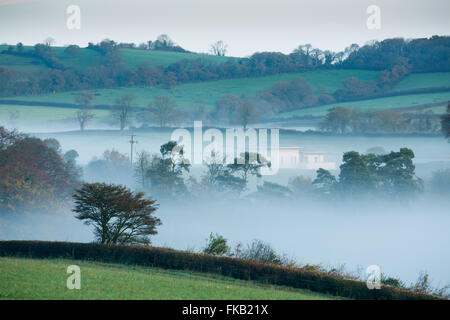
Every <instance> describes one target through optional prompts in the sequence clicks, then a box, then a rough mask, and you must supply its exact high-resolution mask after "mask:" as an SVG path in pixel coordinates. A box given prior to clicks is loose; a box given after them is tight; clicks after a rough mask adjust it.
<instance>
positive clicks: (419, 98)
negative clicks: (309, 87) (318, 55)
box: [280, 92, 450, 118]
mask: <svg viewBox="0 0 450 320" xmlns="http://www.w3.org/2000/svg"><path fill="white" fill-rule="evenodd" d="M448 100H450V92H439V93H426V94H410V95H406V96H397V97H387V98H379V99H371V100H362V101H354V102H340V103H333V104H327V105H324V106H319V107H314V108H306V109H300V110H295V111H290V112H285V113H282V114H280V117H284V118H289V117H292V116H304V115H315V116H323V115H325V114H326V113H327V110H328V109H329V108H332V107H338V106H341V107H342V106H343V107H350V108H360V109H361V110H384V109H393V108H405V107H412V106H420V105H424V104H427V103H436V102H445V101H448ZM445 108H446V107H445V106H440V107H432V108H431V109H432V110H433V112H434V113H437V114H442V113H444V112H445Z"/></svg>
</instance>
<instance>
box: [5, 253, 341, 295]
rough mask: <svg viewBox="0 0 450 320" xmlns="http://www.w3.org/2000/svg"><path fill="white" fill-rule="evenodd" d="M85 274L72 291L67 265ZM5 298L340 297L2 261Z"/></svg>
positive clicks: (137, 271) (104, 267)
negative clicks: (68, 285)
mask: <svg viewBox="0 0 450 320" xmlns="http://www.w3.org/2000/svg"><path fill="white" fill-rule="evenodd" d="M70 265H77V266H79V267H80V270H81V289H80V290H68V289H67V287H66V281H67V278H68V277H69V275H68V274H67V267H68V266H70ZM0 270H1V273H0V283H1V290H0V299H33V300H34V299H46V300H52V299H83V300H85V299H89V300H92V299H102V300H103V299H107V300H110V299H111V300H121V299H155V300H172V299H189V300H191V299H192V300H196V299H202V300H208V299H213V300H244V299H245V300H247V299H249V300H256V299H257V300H264V299H271V300H278V299H283V300H291V299H292V300H312V299H314V300H323V299H337V297H333V296H328V295H324V294H320V293H315V292H311V291H308V290H301V289H292V288H287V287H279V286H268V285H263V284H257V283H254V282H252V281H240V280H235V279H231V278H225V277H218V276H214V275H210V274H198V273H189V272H183V271H170V270H164V269H158V268H145V267H137V266H124V265H118V264H107V263H99V262H87V261H79V260H78V261H75V260H61V259H58V260H35V259H19V258H4V257H2V258H0Z"/></svg>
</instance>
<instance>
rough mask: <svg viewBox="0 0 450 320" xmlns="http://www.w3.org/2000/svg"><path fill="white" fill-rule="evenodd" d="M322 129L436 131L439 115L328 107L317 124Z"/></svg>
mask: <svg viewBox="0 0 450 320" xmlns="http://www.w3.org/2000/svg"><path fill="white" fill-rule="evenodd" d="M319 128H320V129H321V130H322V131H326V132H331V133H334V134H344V133H438V132H440V131H441V129H442V128H441V122H440V118H439V116H437V115H435V114H434V113H433V111H432V110H427V111H425V112H423V111H420V110H419V111H416V112H414V113H407V112H403V113H402V112H400V111H396V110H389V109H386V110H379V111H376V110H374V111H361V110H360V109H359V108H347V107H334V108H330V109H328V112H327V114H326V116H325V118H324V119H323V120H321V121H320V123H319Z"/></svg>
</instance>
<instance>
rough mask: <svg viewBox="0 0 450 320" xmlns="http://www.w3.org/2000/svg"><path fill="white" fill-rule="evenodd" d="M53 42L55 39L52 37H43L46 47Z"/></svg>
mask: <svg viewBox="0 0 450 320" xmlns="http://www.w3.org/2000/svg"><path fill="white" fill-rule="evenodd" d="M54 43H55V39H53V38H52V37H47V38H45V40H44V44H45V45H46V46H47V47H50V46H52V45H53V44H54Z"/></svg>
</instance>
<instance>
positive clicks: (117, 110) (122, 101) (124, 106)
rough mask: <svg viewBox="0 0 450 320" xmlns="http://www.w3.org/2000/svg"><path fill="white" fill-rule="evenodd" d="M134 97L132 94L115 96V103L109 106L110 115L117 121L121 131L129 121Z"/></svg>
mask: <svg viewBox="0 0 450 320" xmlns="http://www.w3.org/2000/svg"><path fill="white" fill-rule="evenodd" d="M135 99H136V96H135V95H134V94H124V95H122V96H120V97H118V98H116V101H115V105H114V106H112V107H111V114H112V117H113V118H114V119H115V120H116V121H118V122H119V125H120V130H121V131H123V130H124V129H125V127H126V126H127V124H128V122H129V121H130V117H131V115H132V113H133V107H132V106H131V104H132V103H133V101H134V100H135Z"/></svg>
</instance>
